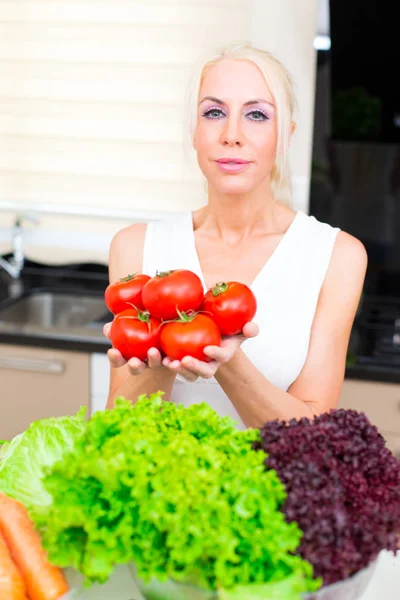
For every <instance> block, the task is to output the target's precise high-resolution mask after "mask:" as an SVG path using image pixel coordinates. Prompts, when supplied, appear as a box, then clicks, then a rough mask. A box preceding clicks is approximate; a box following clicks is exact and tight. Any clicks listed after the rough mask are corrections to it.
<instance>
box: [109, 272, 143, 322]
mask: <svg viewBox="0 0 400 600" xmlns="http://www.w3.org/2000/svg"><path fill="white" fill-rule="evenodd" d="M149 279H151V278H150V276H149V275H144V274H143V273H134V274H133V275H128V276H127V277H123V278H122V279H119V280H118V281H115V282H114V283H110V285H109V286H107V288H106V291H105V292H104V301H105V303H106V306H107V308H108V310H109V311H110V312H112V313H113V314H114V315H117V314H118V313H120V312H122V311H123V310H126V309H128V308H134V307H136V308H138V309H139V310H143V308H144V306H143V301H142V289H143V286H144V284H145V283H147V282H148V281H149Z"/></svg>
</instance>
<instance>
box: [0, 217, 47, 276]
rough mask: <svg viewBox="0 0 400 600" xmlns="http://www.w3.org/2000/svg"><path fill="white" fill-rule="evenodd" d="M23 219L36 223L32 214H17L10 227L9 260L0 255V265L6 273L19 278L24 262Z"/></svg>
mask: <svg viewBox="0 0 400 600" xmlns="http://www.w3.org/2000/svg"><path fill="white" fill-rule="evenodd" d="M24 220H26V221H30V222H31V223H34V224H35V225H37V224H38V220H37V219H35V217H33V216H32V215H29V214H24V215H18V216H17V218H16V219H15V222H14V226H13V229H12V247H13V255H12V257H11V258H10V260H9V261H7V260H5V259H4V258H2V257H1V256H0V267H3V269H4V270H5V271H7V273H8V274H9V275H10V276H11V277H12V278H13V279H19V277H20V275H21V272H22V269H23V267H24V263H25V254H24V229H23V226H22V223H23V221H24Z"/></svg>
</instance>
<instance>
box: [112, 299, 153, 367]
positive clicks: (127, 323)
mask: <svg viewBox="0 0 400 600" xmlns="http://www.w3.org/2000/svg"><path fill="white" fill-rule="evenodd" d="M160 325H161V321H159V320H158V319H154V318H153V317H150V315H149V314H148V313H147V312H141V311H137V310H135V309H134V308H129V309H128V310H124V311H122V312H120V313H118V314H117V315H116V316H115V317H114V320H113V322H112V324H111V332H110V337H111V343H112V345H113V347H114V348H116V349H117V350H119V351H120V352H121V354H122V356H123V357H124V358H125V360H129V359H130V358H134V357H136V358H139V359H140V360H143V361H144V360H146V359H147V351H148V350H149V349H150V348H157V349H158V350H160V351H161V346H160V330H159V327H160Z"/></svg>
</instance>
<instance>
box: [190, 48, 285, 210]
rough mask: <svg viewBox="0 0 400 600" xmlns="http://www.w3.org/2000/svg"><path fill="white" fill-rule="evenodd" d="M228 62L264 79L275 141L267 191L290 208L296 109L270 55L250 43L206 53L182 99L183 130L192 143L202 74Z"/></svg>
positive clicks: (281, 68)
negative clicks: (242, 63)
mask: <svg viewBox="0 0 400 600" xmlns="http://www.w3.org/2000/svg"><path fill="white" fill-rule="evenodd" d="M224 58H229V59H236V60H247V61H251V62H253V63H254V64H255V65H256V66H257V67H258V68H259V69H260V71H261V73H262V74H263V75H264V78H265V81H266V82H267V84H268V86H269V88H270V90H271V94H272V96H273V98H274V101H275V104H276V109H277V125H278V141H277V153H276V159H275V165H274V168H273V170H272V173H271V188H272V191H273V193H274V197H275V199H276V200H279V201H280V202H283V203H284V204H286V205H290V204H291V196H292V186H291V177H290V168H289V157H288V154H289V142H290V134H291V127H292V122H293V119H294V113H295V110H296V109H297V103H296V98H295V95H294V90H293V80H292V77H291V75H290V74H289V72H288V71H287V70H286V68H285V67H284V66H283V65H282V63H281V62H280V61H279V60H278V59H277V58H276V57H275V56H274V55H273V54H271V53H270V52H267V51H266V50H261V49H260V48H255V47H253V46H252V45H251V44H250V43H247V42H243V43H233V44H230V45H228V46H224V47H218V48H217V49H214V50H211V51H210V50H208V51H207V53H206V55H205V56H202V57H200V58H199V59H198V61H197V62H196V63H195V65H194V69H193V73H192V75H191V78H190V80H189V82H188V86H187V88H186V96H185V104H186V111H185V119H186V123H185V130H186V134H189V136H188V137H189V138H190V141H191V142H193V137H194V133H195V131H196V127H197V112H198V99H199V92H200V87H201V83H202V81H203V77H204V73H205V70H206V69H207V68H208V67H210V66H212V65H214V64H216V63H217V62H218V61H220V60H222V59H224Z"/></svg>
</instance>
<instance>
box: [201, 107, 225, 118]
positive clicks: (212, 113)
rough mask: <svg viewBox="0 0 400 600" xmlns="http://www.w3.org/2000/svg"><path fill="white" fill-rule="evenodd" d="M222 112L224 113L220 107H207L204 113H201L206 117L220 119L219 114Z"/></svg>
mask: <svg viewBox="0 0 400 600" xmlns="http://www.w3.org/2000/svg"><path fill="white" fill-rule="evenodd" d="M223 114H224V113H223V112H222V110H221V109H220V108H209V109H208V110H206V112H205V113H203V117H206V119H220V118H221V116H220V115H223Z"/></svg>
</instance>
